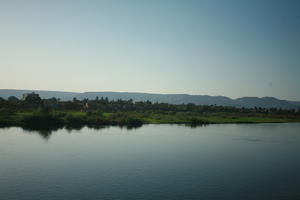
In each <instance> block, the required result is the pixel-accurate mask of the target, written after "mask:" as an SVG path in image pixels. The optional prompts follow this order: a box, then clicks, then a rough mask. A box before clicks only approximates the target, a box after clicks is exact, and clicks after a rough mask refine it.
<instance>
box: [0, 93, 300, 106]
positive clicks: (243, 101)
mask: <svg viewBox="0 0 300 200" xmlns="http://www.w3.org/2000/svg"><path fill="white" fill-rule="evenodd" d="M30 92H35V93H38V94H39V95H40V96H41V98H52V97H56V98H60V99H61V100H72V99H73V98H77V99H80V100H82V99H84V98H87V99H95V98H96V97H97V96H98V97H99V98H101V97H104V98H105V97H107V98H108V99H110V100H117V99H123V100H129V99H132V100H133V101H151V102H161V103H170V104H182V103H194V104H197V105H222V106H234V107H247V108H252V107H262V108H272V107H273V108H283V109H293V108H300V102H299V101H287V100H280V99H276V98H274V97H262V98H259V97H242V98H237V99H231V98H228V97H225V96H208V95H188V94H151V93H136V92H83V93H78V92H60V91H45V90H8V89H0V97H2V98H5V99H7V98H8V97H10V96H15V97H17V98H22V94H24V93H30Z"/></svg>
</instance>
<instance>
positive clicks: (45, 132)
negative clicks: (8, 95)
mask: <svg viewBox="0 0 300 200" xmlns="http://www.w3.org/2000/svg"><path fill="white" fill-rule="evenodd" d="M84 127H88V128H91V129H95V130H101V129H105V128H109V127H119V128H121V129H123V128H126V129H127V130H134V129H138V128H141V127H142V125H137V126H103V125H88V126H83V125H72V126H70V125H68V126H44V127H43V126H38V127H30V126H23V127H22V128H23V130H25V131H28V132H30V133H38V134H39V135H40V136H41V137H42V138H44V139H46V140H48V139H49V138H50V136H51V135H52V133H53V132H56V131H58V130H60V129H63V128H65V129H66V130H67V131H69V132H72V131H80V130H81V129H82V128H84Z"/></svg>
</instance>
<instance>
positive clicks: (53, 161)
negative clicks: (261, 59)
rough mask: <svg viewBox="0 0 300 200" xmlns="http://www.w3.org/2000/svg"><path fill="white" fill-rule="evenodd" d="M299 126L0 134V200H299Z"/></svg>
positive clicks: (150, 127) (12, 131)
mask: <svg viewBox="0 0 300 200" xmlns="http://www.w3.org/2000/svg"><path fill="white" fill-rule="evenodd" d="M299 170H300V124H299V123H287V124H244V125H234V124H231V125H209V126H204V127H197V128H189V127H185V126H179V125H146V126H143V127H141V128H138V129H131V130H128V129H126V128H123V129H121V128H119V127H107V128H103V129H98V130H96V129H89V128H83V129H81V130H67V129H61V130H57V131H53V132H52V133H50V132H45V131H44V132H36V131H33V132H32V131H25V130H22V129H21V128H6V129H0V199H3V200H4V199H5V200H10V199H18V200H19V199H22V200H23V199H24V200H35V199H64V200H65V199H72V200H74V199H130V200H134V199H149V200H150V199H172V200H174V199H187V200H188V199H191V200H192V199H195V200H196V199H197V200H198V199H230V200H232V199H247V200H250V199H300V171H299Z"/></svg>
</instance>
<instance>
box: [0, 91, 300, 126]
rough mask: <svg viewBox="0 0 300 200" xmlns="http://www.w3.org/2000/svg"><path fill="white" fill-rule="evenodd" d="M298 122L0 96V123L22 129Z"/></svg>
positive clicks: (264, 115)
mask: <svg viewBox="0 0 300 200" xmlns="http://www.w3.org/2000/svg"><path fill="white" fill-rule="evenodd" d="M299 121H300V111H299V110H282V109H276V108H271V109H266V108H236V107H225V106H216V105H210V106H201V105H195V104H180V105H173V104H167V103H152V102H150V101H146V102H133V101H132V100H128V101H124V100H117V101H109V100H108V99H107V98H101V99H100V98H96V99H94V100H88V99H84V100H81V101H80V100H77V99H75V98H74V99H73V101H60V100H59V99H56V98H51V99H41V98H40V97H39V95H37V94H27V95H25V96H24V99H23V100H19V99H18V98H16V97H9V98H8V99H7V100H6V99H3V98H0V126H22V127H24V128H49V127H55V128H59V127H63V126H66V127H75V128H76V127H82V126H85V125H87V126H94V127H95V126H103V125H120V126H128V127H136V126H141V125H142V124H145V123H154V124H155V123H156V124H157V123H178V124H179V123H180V124H189V125H191V126H194V125H201V124H209V123H260V122H299Z"/></svg>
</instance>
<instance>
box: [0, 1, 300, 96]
mask: <svg viewBox="0 0 300 200" xmlns="http://www.w3.org/2000/svg"><path fill="white" fill-rule="evenodd" d="M0 72H1V74H0V88H2V89H42V90H61V91H128V92H152V93H188V94H208V95H224V96H229V97H233V98H236V97H241V96H259V97H261V96H274V97H278V98H283V99H290V100H300V1H298V0H294V1H288V0H281V1H280V0H270V1H268V0H257V1H255V0H251V1H249V0H235V1H230V0H223V1H222V0H219V1H217V0H207V1H202V0H197V1H192V0H182V1H176V0H173V1H171V0H148V1H146V0H145V1H143V0H135V1H125V0H119V1H113V0H107V1H76V0H73V1H71V0H70V1H59V0H49V1H46V0H44V1H43V0H40V1H30V0H26V1H24V0H20V1H15V0H0Z"/></svg>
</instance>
